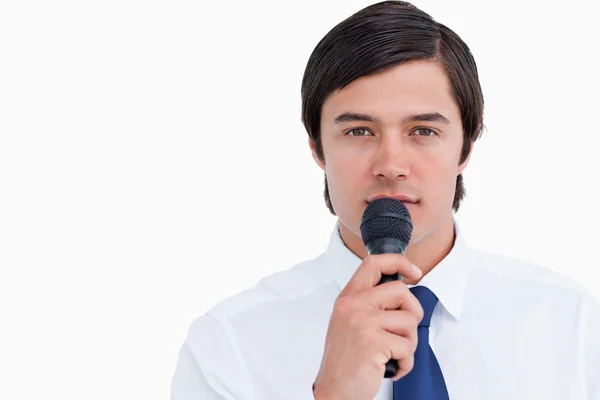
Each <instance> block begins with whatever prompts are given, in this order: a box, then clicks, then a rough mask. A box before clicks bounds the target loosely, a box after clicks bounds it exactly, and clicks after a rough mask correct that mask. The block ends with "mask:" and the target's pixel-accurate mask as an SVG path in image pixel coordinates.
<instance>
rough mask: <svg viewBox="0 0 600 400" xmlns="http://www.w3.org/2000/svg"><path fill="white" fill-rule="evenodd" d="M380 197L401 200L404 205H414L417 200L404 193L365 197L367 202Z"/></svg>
mask: <svg viewBox="0 0 600 400" xmlns="http://www.w3.org/2000/svg"><path fill="white" fill-rule="evenodd" d="M381 198H391V199H395V200H398V201H400V202H402V203H403V204H404V205H405V206H414V205H416V204H418V203H419V200H417V199H415V198H413V197H411V196H408V195H405V194H378V195H375V196H372V197H370V198H369V199H367V204H369V203H371V202H373V201H375V200H377V199H381Z"/></svg>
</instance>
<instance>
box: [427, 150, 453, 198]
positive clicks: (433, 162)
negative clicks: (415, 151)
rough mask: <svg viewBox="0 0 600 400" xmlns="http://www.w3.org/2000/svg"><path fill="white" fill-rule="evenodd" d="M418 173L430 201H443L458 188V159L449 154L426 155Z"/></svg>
mask: <svg viewBox="0 0 600 400" xmlns="http://www.w3.org/2000/svg"><path fill="white" fill-rule="evenodd" d="M418 171H419V175H420V176H419V179H420V180H421V182H422V183H423V184H424V186H425V187H424V188H423V189H424V190H425V191H426V193H427V196H428V197H429V201H432V200H433V201H442V200H445V197H447V194H448V193H449V192H451V191H453V190H454V188H455V187H456V176H457V173H458V159H456V158H455V157H450V156H448V155H447V154H431V155H426V156H424V157H422V158H421V161H420V166H419V169H418Z"/></svg>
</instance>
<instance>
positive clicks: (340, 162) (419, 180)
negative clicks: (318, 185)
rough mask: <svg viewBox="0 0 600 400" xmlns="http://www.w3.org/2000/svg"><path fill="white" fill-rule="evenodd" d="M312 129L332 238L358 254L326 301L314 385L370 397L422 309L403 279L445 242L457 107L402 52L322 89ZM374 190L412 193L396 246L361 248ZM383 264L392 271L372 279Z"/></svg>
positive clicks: (440, 74) (433, 259)
mask: <svg viewBox="0 0 600 400" xmlns="http://www.w3.org/2000/svg"><path fill="white" fill-rule="evenodd" d="M348 113H349V114H348ZM344 114H345V115H346V116H345V117H341V118H340V116H341V115H342V116H343V115H344ZM357 114H360V115H362V117H360V118H358V119H359V120H357V117H356V115H357ZM415 115H419V117H418V118H416V119H415V118H410V117H411V116H415ZM424 115H429V116H424ZM364 116H369V118H365V117H364ZM432 116H435V118H433V117H432ZM365 119H371V121H368V120H365ZM321 135H322V144H323V152H324V156H325V162H322V160H319V158H318V157H317V155H316V152H315V147H314V143H313V142H312V141H310V140H309V146H310V148H311V150H312V154H313V158H314V159H315V161H316V163H317V165H318V166H319V167H320V168H321V169H322V170H323V171H324V172H325V173H326V174H327V182H328V186H329V193H330V196H331V202H332V204H333V207H334V209H335V211H336V214H337V216H338V218H339V223H340V236H341V238H342V241H343V242H344V243H345V245H346V246H347V247H348V249H349V250H350V251H352V252H353V253H354V254H356V255H357V256H358V257H360V258H361V259H362V263H361V265H360V266H359V267H358V269H357V271H356V272H355V274H354V275H353V277H352V278H351V279H350V281H349V282H348V284H347V285H346V286H345V287H344V288H343V289H342V291H341V293H340V294H339V296H338V297H337V299H336V302H335V304H334V307H333V312H332V315H331V318H330V321H329V326H328V330H327V336H326V340H325V348H324V353H323V358H322V361H321V366H320V369H319V373H318V375H317V377H316V379H315V384H314V394H315V398H316V399H319V400H321V399H345V400H353V399H356V400H360V399H372V398H373V397H374V396H375V395H376V394H377V391H378V390H379V388H380V386H381V380H382V379H383V373H384V371H385V364H386V362H387V361H388V360H389V359H390V358H394V359H396V360H398V366H399V369H398V373H397V375H396V376H395V377H393V378H392V380H393V381H395V380H398V379H400V378H402V377H403V376H405V375H406V374H407V373H408V372H410V370H411V369H412V367H413V365H414V352H415V349H416V346H417V344H418V343H417V342H418V341H417V326H418V323H419V322H420V321H421V319H422V318H423V309H422V307H421V305H420V304H419V302H418V300H417V299H416V298H415V297H414V295H413V294H412V293H411V292H410V291H409V290H408V288H407V286H406V284H416V283H418V282H419V281H420V279H421V278H422V277H423V276H425V275H426V274H427V273H428V272H429V271H431V270H432V269H433V268H434V267H435V266H436V265H437V264H438V263H439V262H440V261H441V260H442V259H443V258H444V257H445V256H446V255H447V254H448V252H449V251H450V249H451V248H452V245H453V243H454V229H453V221H452V216H453V213H452V202H453V199H454V192H455V187H456V178H457V176H458V175H459V174H460V173H462V172H463V170H464V169H465V168H466V166H467V164H468V161H469V158H467V160H466V161H465V162H464V163H463V164H462V165H459V164H458V163H459V159H460V152H461V147H462V138H463V132H462V124H461V119H460V110H459V108H458V106H457V104H456V103H455V102H454V100H453V98H452V96H451V88H450V85H449V82H448V79H447V78H446V75H445V73H444V71H443V69H442V67H441V66H440V65H439V64H437V63H435V62H432V61H410V62H406V63H403V64H401V65H399V66H396V67H393V68H390V69H388V70H386V71H384V72H382V73H378V74H375V75H371V76H368V77H362V78H360V79H357V80H356V81H354V82H352V83H350V84H349V85H348V86H346V87H345V88H343V89H341V90H339V91H337V92H334V93H332V94H331V95H330V96H329V98H328V99H327V100H326V101H325V103H324V105H323V109H322V117H321ZM472 149H473V145H471V152H472ZM382 193H383V194H388V195H391V194H403V195H406V196H409V197H411V198H412V199H414V200H416V201H417V203H416V204H409V205H407V208H408V211H409V213H410V215H411V220H412V222H413V233H412V236H411V241H410V243H409V246H408V248H407V251H406V254H405V255H402V254H378V255H368V254H367V251H366V249H365V246H364V244H363V242H362V239H361V235H360V220H361V218H362V215H363V213H364V211H365V208H366V207H367V205H368V200H369V199H370V198H371V197H372V196H375V195H378V194H382ZM413 264H416V265H417V266H418V268H415V269H416V271H415V270H413V269H412V267H413ZM393 272H399V273H400V275H401V276H402V280H401V281H393V282H387V283H384V284H381V285H377V282H379V279H380V278H381V275H382V274H391V273H393Z"/></svg>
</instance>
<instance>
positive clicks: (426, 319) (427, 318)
mask: <svg viewBox="0 0 600 400" xmlns="http://www.w3.org/2000/svg"><path fill="white" fill-rule="evenodd" d="M410 291H411V292H412V294H414V295H415V297H416V298H417V300H419V303H421V307H423V319H422V320H421V322H420V323H419V328H423V327H424V328H429V324H430V323H431V315H432V314H433V309H434V308H435V305H436V304H437V302H438V298H437V297H436V295H435V294H433V292H432V291H431V290H429V288H427V287H425V286H415V287H412V288H410Z"/></svg>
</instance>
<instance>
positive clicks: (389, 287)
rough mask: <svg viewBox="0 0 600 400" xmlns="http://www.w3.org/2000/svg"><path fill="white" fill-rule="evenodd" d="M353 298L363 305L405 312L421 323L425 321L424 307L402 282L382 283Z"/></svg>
mask: <svg viewBox="0 0 600 400" xmlns="http://www.w3.org/2000/svg"><path fill="white" fill-rule="evenodd" d="M353 296H355V297H356V299H357V301H358V302H359V303H361V304H365V305H370V306H371V307H373V308H379V309H381V310H399V309H402V310H405V311H408V312H410V313H412V314H414V315H415V316H416V317H417V318H418V319H419V322H420V321H421V320H422V319H423V306H421V303H420V302H419V300H418V299H417V298H416V297H415V295H414V294H412V292H411V291H410V289H409V288H408V287H407V286H406V284H404V282H401V281H392V282H386V283H382V284H381V285H377V286H375V287H374V288H371V289H369V290H365V291H363V292H360V293H356V294H354V295H353Z"/></svg>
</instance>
